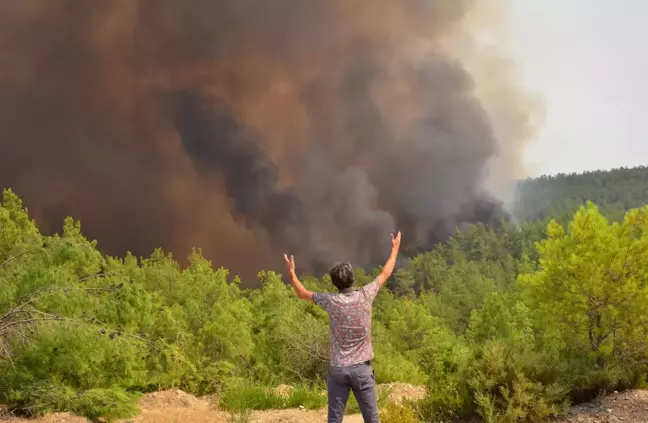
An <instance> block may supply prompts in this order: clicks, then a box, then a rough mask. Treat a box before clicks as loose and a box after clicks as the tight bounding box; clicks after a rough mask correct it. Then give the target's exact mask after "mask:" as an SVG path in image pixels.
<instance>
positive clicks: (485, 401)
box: [0, 191, 648, 422]
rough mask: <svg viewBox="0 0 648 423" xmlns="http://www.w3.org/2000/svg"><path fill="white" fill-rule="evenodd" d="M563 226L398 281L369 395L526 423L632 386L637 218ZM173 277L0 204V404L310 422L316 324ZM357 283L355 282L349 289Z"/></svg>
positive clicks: (535, 229) (425, 409) (385, 309)
mask: <svg viewBox="0 0 648 423" xmlns="http://www.w3.org/2000/svg"><path fill="white" fill-rule="evenodd" d="M606 195H607V194H606ZM600 198H606V196H605V195H601V196H600ZM624 201H625V200H624ZM628 201H629V200H628ZM624 204H626V203H624ZM627 204H630V203H627ZM567 220H568V221H569V222H570V224H569V225H568V226H561V225H560V224H559V223H557V222H551V223H549V224H548V225H547V223H546V222H545V221H531V222H525V223H524V224H522V225H520V226H518V225H516V224H514V223H511V222H500V224H498V225H496V226H492V227H491V226H485V225H481V224H476V225H471V226H467V227H465V228H462V231H461V232H458V233H457V234H456V235H455V236H453V237H452V238H451V239H449V240H448V241H446V242H443V243H441V244H439V245H437V246H436V247H435V248H434V249H432V250H430V251H426V252H423V253H421V254H418V255H416V256H414V257H411V258H410V259H408V260H407V261H406V262H405V263H403V265H402V266H400V268H399V269H398V271H397V272H396V273H395V275H394V278H393V280H391V281H389V283H388V289H386V290H384V291H382V292H380V294H379V295H378V297H377V298H376V301H375V303H374V327H373V341H374V347H375V352H376V360H375V371H376V375H377V380H378V382H379V383H380V384H388V383H393V382H401V383H408V384H411V385H417V386H425V385H429V386H430V387H432V388H433V389H428V394H427V395H426V396H425V397H424V398H423V399H421V400H419V401H416V402H415V403H412V404H409V403H406V404H405V405H403V406H402V407H401V408H399V409H398V410H397V412H398V413H401V412H402V413H410V414H412V413H415V414H417V415H418V416H419V417H420V419H422V420H427V421H430V420H432V421H434V420H448V419H452V418H461V419H470V418H473V417H481V418H483V419H484V420H486V421H492V422H494V421H498V422H499V421H501V422H507V421H511V422H513V421H538V420H541V419H544V418H550V417H552V416H553V417H556V416H558V415H560V414H561V413H563V412H564V411H566V410H568V408H569V403H570V402H571V403H580V402H586V401H589V400H592V399H594V398H595V397H596V396H597V395H598V394H599V393H600V392H603V391H607V392H611V391H613V390H619V391H621V390H623V389H625V388H635V387H636V388H641V387H643V386H644V385H645V376H646V373H647V370H648V365H647V363H648V325H645V324H642V323H643V322H645V321H646V320H647V319H648V315H647V313H648V312H647V311H646V310H648V273H646V272H645V269H646V264H648V209H647V208H642V209H633V210H630V211H629V212H628V213H627V214H626V215H625V218H624V219H622V220H620V221H619V222H618V223H614V224H612V223H610V222H609V221H608V220H607V219H606V218H605V217H604V215H603V214H602V213H601V211H600V210H599V209H598V208H597V207H595V206H594V205H587V206H585V207H581V208H580V209H578V210H577V211H576V212H575V213H574V214H571V215H570V216H569V218H568V219H567ZM405 236H407V234H405ZM188 262H189V265H188V266H187V267H181V266H180V265H179V264H178V263H177V262H176V261H175V260H174V259H173V258H172V257H170V256H169V255H168V254H166V253H164V252H163V251H159V250H158V251H156V252H155V253H154V254H152V255H151V256H150V257H147V258H138V257H134V256H130V255H129V256H126V257H109V256H106V255H104V254H102V253H101V252H100V251H99V250H98V249H97V245H96V243H95V242H93V241H89V240H88V239H86V238H85V237H84V236H83V234H82V231H81V225H80V223H79V222H76V221H74V220H73V219H71V218H68V219H66V220H65V222H64V225H63V230H62V232H61V233H60V234H58V235H53V236H46V235H42V234H41V233H40V232H39V230H38V228H37V226H36V224H35V223H34V221H33V220H31V218H30V216H29V214H28V212H27V210H26V209H25V208H24V207H23V205H22V202H21V200H20V199H19V198H18V197H17V196H16V195H14V194H13V193H12V192H11V191H4V192H3V196H2V203H1V205H0V285H2V289H0V402H1V403H4V404H6V406H7V407H8V409H9V410H11V412H12V413H13V414H15V415H16V416H18V415H23V416H38V415H41V414H47V413H52V412H66V411H72V412H74V413H76V414H80V415H85V416H88V417H92V418H98V417H104V418H106V419H110V418H115V419H117V418H129V416H137V415H139V414H141V413H142V412H145V411H146V410H147V408H146V407H147V406H146V399H147V398H149V399H150V398H151V395H152V394H151V393H153V392H157V391H165V390H169V389H181V390H182V391H183V392H186V393H187V395H193V396H194V397H197V398H217V400H215V405H217V407H218V408H219V409H220V410H221V411H223V412H232V413H247V412H250V411H254V410H256V411H255V412H261V411H262V410H265V409H286V410H289V409H293V410H294V409H296V408H298V407H299V406H302V407H304V408H305V409H312V410H318V409H321V408H322V407H323V405H324V404H325V401H326V398H325V396H324V395H323V394H322V389H323V382H322V381H323V377H324V375H325V372H326V366H327V355H328V319H327V316H326V314H325V312H324V311H323V310H321V309H319V308H317V307H316V306H314V305H313V304H308V303H305V302H303V301H301V302H300V301H298V300H297V299H296V298H295V296H294V294H293V293H292V291H291V289H290V288H289V287H288V286H287V285H286V284H285V283H284V282H283V281H282V278H281V275H278V274H275V273H273V272H262V273H260V274H259V276H258V277H259V281H260V282H261V288H260V289H255V290H249V289H244V288H242V287H241V283H240V282H241V281H240V280H239V279H238V278H236V277H233V276H232V275H230V274H229V272H228V271H227V270H226V269H223V268H218V267H217V263H214V264H212V263H210V262H209V261H207V260H205V259H204V258H203V257H202V256H201V254H200V251H193V252H192V253H191V254H190V256H189V260H188ZM371 279H372V274H365V273H364V272H362V271H361V270H358V274H357V282H358V283H357V285H358V286H361V285H363V284H365V283H367V282H369V281H371ZM303 280H304V283H305V284H306V285H307V286H308V287H309V288H310V289H312V290H318V291H332V290H333V287H332V286H331V284H330V282H329V280H328V278H327V277H322V278H315V277H311V276H307V275H305V276H304V277H303ZM280 384H288V385H292V386H294V390H292V391H291V393H290V395H288V396H282V395H278V394H275V393H273V392H274V391H273V389H274V388H273V387H276V386H278V385H280ZM142 398H144V399H142ZM142 401H144V402H142ZM382 404H383V405H385V404H386V403H384V402H383V403H382ZM351 411H352V410H351ZM313 412H315V411H313ZM286 413H287V412H286ZM386 421H387V420H386Z"/></svg>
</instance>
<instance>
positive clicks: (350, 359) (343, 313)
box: [313, 280, 380, 367]
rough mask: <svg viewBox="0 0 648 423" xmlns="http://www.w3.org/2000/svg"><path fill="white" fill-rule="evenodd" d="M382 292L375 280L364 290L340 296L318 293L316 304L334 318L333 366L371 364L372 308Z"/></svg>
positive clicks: (338, 294) (331, 318)
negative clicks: (368, 362)
mask: <svg viewBox="0 0 648 423" xmlns="http://www.w3.org/2000/svg"><path fill="white" fill-rule="evenodd" d="M379 289H380V283H379V282H378V281H377V280H374V281H373V282H371V283H370V284H368V285H365V286H364V287H363V288H362V289H360V290H357V291H350V292H340V293H334V294H333V293H331V294H323V293H314V294H313V301H314V302H315V304H317V305H319V306H321V307H322V308H323V309H324V310H326V311H327V312H328V314H329V317H330V323H329V326H330V332H331V362H330V364H331V366H334V367H347V366H353V365H354V364H360V363H363V362H365V361H368V360H371V359H373V357H374V354H373V347H372V345H371V306H372V304H373V300H374V298H376V294H378V290H379Z"/></svg>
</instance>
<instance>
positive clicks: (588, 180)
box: [513, 166, 648, 221]
mask: <svg viewBox="0 0 648 423" xmlns="http://www.w3.org/2000/svg"><path fill="white" fill-rule="evenodd" d="M586 201H592V202H594V203H595V204H597V205H598V206H599V207H600V208H601V211H602V212H603V213H605V214H606V215H607V216H609V217H610V218H611V219H619V218H621V217H622V216H623V214H624V212H625V211H626V210H628V209H630V208H634V207H640V206H644V205H647V204H648V167H646V166H641V167H635V168H619V169H613V170H606V171H603V170H598V171H591V172H583V173H570V174H564V173H561V174H557V175H553V176H541V177H538V178H528V179H525V180H523V181H520V182H519V183H518V184H517V187H516V195H515V200H514V202H513V212H514V214H515V216H516V217H517V218H518V219H520V220H523V221H533V220H538V219H545V218H547V217H549V216H551V217H560V216H565V215H568V214H570V213H571V212H572V211H573V210H574V209H576V208H578V207H579V206H580V205H582V204H584V203H585V202H586Z"/></svg>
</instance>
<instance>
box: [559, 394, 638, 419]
mask: <svg viewBox="0 0 648 423" xmlns="http://www.w3.org/2000/svg"><path fill="white" fill-rule="evenodd" d="M556 421H557V422H570V423H576V422H579V423H580V422H582V423H587V422H589V423H620V422H627V423H648V391H640V390H634V391H625V392H615V393H613V394H611V395H608V396H605V397H602V398H600V399H598V400H597V401H592V402H590V403H586V404H580V405H577V406H575V407H573V408H572V409H571V411H570V412H569V414H568V415H566V416H564V417H562V418H560V419H558V420H556Z"/></svg>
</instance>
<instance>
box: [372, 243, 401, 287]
mask: <svg viewBox="0 0 648 423" xmlns="http://www.w3.org/2000/svg"><path fill="white" fill-rule="evenodd" d="M400 243H401V233H400V232H398V233H397V234H396V236H394V234H391V244H392V249H391V254H390V255H389V258H388V259H387V261H386V262H385V265H384V266H383V270H382V272H380V275H378V277H377V278H376V280H377V281H378V283H379V284H380V287H381V288H382V287H383V285H385V282H387V279H389V277H390V276H391V274H392V272H393V271H394V266H395V265H396V257H397V256H398V250H399V249H400Z"/></svg>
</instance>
